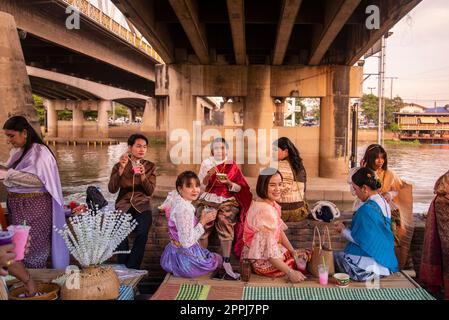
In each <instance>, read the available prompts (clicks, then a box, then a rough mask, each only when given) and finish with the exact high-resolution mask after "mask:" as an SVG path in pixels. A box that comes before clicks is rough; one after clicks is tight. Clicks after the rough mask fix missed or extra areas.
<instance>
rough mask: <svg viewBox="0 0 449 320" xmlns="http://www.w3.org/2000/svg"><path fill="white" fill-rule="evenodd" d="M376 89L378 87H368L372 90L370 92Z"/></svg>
mask: <svg viewBox="0 0 449 320" xmlns="http://www.w3.org/2000/svg"><path fill="white" fill-rule="evenodd" d="M374 89H376V87H368V90H371V93H370V94H373V90H374Z"/></svg>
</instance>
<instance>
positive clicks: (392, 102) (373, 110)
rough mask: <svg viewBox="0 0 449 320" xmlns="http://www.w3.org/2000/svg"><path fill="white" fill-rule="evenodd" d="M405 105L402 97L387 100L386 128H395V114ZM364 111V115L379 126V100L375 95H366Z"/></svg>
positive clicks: (363, 101) (363, 103)
mask: <svg viewBox="0 0 449 320" xmlns="http://www.w3.org/2000/svg"><path fill="white" fill-rule="evenodd" d="M403 105H404V101H403V100H402V98H401V97H399V96H396V97H394V99H388V98H385V121H384V122H385V124H384V125H385V127H386V128H393V127H392V125H393V124H394V123H395V119H394V114H393V113H394V112H398V111H399V110H400V109H401V107H402V106H403ZM362 110H363V114H364V115H366V116H367V117H368V119H369V120H372V121H374V123H375V124H376V125H377V124H378V119H379V113H378V110H379V99H378V98H377V96H375V95H374V94H364V95H363V97H362Z"/></svg>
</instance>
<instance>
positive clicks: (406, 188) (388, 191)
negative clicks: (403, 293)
mask: <svg viewBox="0 0 449 320" xmlns="http://www.w3.org/2000/svg"><path fill="white" fill-rule="evenodd" d="M360 164H361V166H362V167H368V168H370V169H371V170H373V171H374V172H376V175H377V177H378V179H379V180H380V182H381V184H382V187H381V188H380V190H379V192H380V193H381V195H382V196H383V197H384V198H385V200H387V201H388V203H389V205H390V207H391V214H392V216H391V220H392V229H393V234H394V236H395V251H396V256H397V258H398V261H399V268H403V267H404V266H406V264H407V260H408V253H409V250H410V243H411V241H412V237H413V229H414V222H413V195H412V186H411V185H410V184H408V183H407V182H405V181H403V180H402V179H401V178H400V177H399V176H398V175H397V174H396V173H395V172H394V171H392V170H391V169H389V168H388V157H387V152H386V151H385V149H384V148H383V147H382V146H381V145H379V144H372V145H370V146H369V147H368V148H367V149H366V152H365V155H364V157H363V159H362V161H361V163H360Z"/></svg>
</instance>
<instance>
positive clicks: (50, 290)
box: [9, 283, 60, 300]
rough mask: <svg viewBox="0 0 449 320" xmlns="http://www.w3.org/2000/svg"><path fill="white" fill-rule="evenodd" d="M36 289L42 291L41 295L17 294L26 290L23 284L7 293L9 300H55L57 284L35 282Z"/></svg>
mask: <svg viewBox="0 0 449 320" xmlns="http://www.w3.org/2000/svg"><path fill="white" fill-rule="evenodd" d="M36 286H37V291H38V292H41V293H43V295H40V296H35V297H24V298H20V297H19V296H20V295H21V294H22V293H24V292H25V291H26V288H25V287H24V286H21V287H18V288H15V289H12V290H11V291H10V293H9V299H10V300H56V299H58V292H59V289H60V288H59V286H58V285H57V284H54V283H37V284H36Z"/></svg>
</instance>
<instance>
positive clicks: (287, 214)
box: [273, 137, 309, 222]
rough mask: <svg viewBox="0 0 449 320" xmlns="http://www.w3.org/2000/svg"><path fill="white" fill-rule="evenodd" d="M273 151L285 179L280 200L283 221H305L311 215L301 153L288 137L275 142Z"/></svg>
mask: <svg viewBox="0 0 449 320" xmlns="http://www.w3.org/2000/svg"><path fill="white" fill-rule="evenodd" d="M273 151H274V152H275V156H277V159H278V161H279V172H280V173H281V174H282V177H283V178H284V189H283V191H282V193H281V199H280V200H279V205H280V206H281V208H282V220H284V221H285V222H293V221H301V220H304V219H306V218H307V216H308V214H309V211H308V205H307V201H306V199H305V193H306V182H307V174H306V169H305V168H304V165H303V162H302V159H301V157H300V155H299V151H298V149H297V148H296V147H295V145H294V144H293V143H292V142H291V141H290V139H289V138H286V137H282V138H279V139H278V140H277V141H275V142H273Z"/></svg>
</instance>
